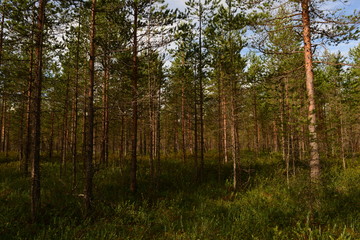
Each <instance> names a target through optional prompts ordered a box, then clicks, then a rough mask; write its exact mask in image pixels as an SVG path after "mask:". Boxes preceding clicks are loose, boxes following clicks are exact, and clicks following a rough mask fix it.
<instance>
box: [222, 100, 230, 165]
mask: <svg viewBox="0 0 360 240" xmlns="http://www.w3.org/2000/svg"><path fill="white" fill-rule="evenodd" d="M222 98H223V100H222V105H221V107H222V109H221V113H222V120H223V148H224V162H225V163H227V162H228V161H229V159H228V140H227V138H228V136H227V131H228V130H227V112H226V96H225V95H224V94H223V97H222Z"/></svg>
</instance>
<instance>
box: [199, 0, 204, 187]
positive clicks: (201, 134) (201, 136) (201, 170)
mask: <svg viewBox="0 0 360 240" xmlns="http://www.w3.org/2000/svg"><path fill="white" fill-rule="evenodd" d="M202 14H203V9H202V4H201V0H199V17H200V19H199V70H198V71H199V72H198V74H199V91H200V99H199V100H200V104H199V107H200V169H199V177H200V180H201V181H202V180H203V172H204V152H205V147H204V86H203V66H202V65H203V61H202Z"/></svg>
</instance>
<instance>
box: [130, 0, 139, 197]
mask: <svg viewBox="0 0 360 240" xmlns="http://www.w3.org/2000/svg"><path fill="white" fill-rule="evenodd" d="M133 4H134V5H133V10H134V23H133V24H134V26H133V52H132V54H133V56H132V57H133V59H132V61H133V62H132V131H131V169H130V191H131V192H133V193H135V192H136V191H137V179H136V172H137V151H136V150H137V149H136V148H137V132H138V36H137V34H138V5H137V4H138V3H137V1H134V3H133Z"/></svg>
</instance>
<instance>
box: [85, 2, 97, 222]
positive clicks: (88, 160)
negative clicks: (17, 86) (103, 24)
mask: <svg viewBox="0 0 360 240" xmlns="http://www.w3.org/2000/svg"><path fill="white" fill-rule="evenodd" d="M95 15H96V0H92V5H91V21H90V24H91V25H90V61H89V68H90V78H89V82H88V85H87V94H86V95H87V101H86V113H85V114H86V122H85V125H86V133H85V161H84V163H85V189H84V200H85V210H86V215H89V213H90V210H91V207H92V203H91V202H92V198H93V175H94V170H93V150H94V144H93V138H94V82H95V34H96V33H95Z"/></svg>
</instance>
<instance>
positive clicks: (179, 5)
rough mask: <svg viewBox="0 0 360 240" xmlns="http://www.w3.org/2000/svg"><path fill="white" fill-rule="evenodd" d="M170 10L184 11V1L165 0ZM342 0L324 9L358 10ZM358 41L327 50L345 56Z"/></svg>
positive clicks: (359, 3)
mask: <svg viewBox="0 0 360 240" xmlns="http://www.w3.org/2000/svg"><path fill="white" fill-rule="evenodd" d="M165 1H166V2H167V3H168V4H169V7H170V8H179V9H180V10H183V9H185V7H186V6H185V1H186V0H165ZM343 2H344V1H343V0H338V1H335V2H331V1H329V2H328V3H327V4H326V5H324V7H325V8H328V9H336V8H343V9H344V11H345V12H348V13H352V12H353V11H354V10H360V0H349V1H348V3H343ZM359 43H360V41H359V40H358V41H352V42H350V43H348V44H345V43H343V44H339V45H338V46H331V47H328V50H330V51H331V52H337V51H340V52H341V53H342V54H343V55H347V53H348V51H349V49H350V48H352V47H355V46H357V45H358V44H359Z"/></svg>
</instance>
